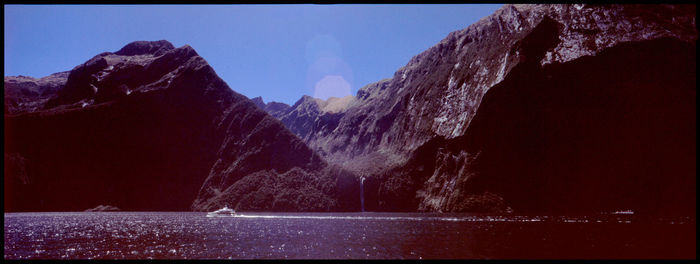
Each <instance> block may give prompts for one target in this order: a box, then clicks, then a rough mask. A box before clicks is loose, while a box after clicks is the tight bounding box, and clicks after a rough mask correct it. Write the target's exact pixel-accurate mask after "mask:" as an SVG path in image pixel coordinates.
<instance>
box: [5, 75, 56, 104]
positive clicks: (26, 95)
mask: <svg viewBox="0 0 700 264" xmlns="http://www.w3.org/2000/svg"><path fill="white" fill-rule="evenodd" d="M69 73H70V72H59V73H54V74H51V75H49V76H46V77H44V78H40V79H36V78H32V77H28V76H6V77H5V87H4V95H5V101H4V102H5V114H18V113H24V112H32V111H36V110H38V109H40V108H41V107H42V106H43V105H44V104H45V103H46V102H47V101H48V100H49V99H50V98H51V97H53V96H54V95H56V93H57V92H58V91H59V90H61V89H62V88H63V86H64V85H65V84H66V80H67V79H68V74H69Z"/></svg>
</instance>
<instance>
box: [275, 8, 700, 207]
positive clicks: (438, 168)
mask: <svg viewBox="0 0 700 264" xmlns="http://www.w3.org/2000/svg"><path fill="white" fill-rule="evenodd" d="M696 40H697V29H696V28H695V6H694V5H685V6H683V5H681V6H677V5H598V6H595V5H504V6H503V7H502V8H500V9H499V10H498V11H496V12H495V13H494V14H493V15H491V16H488V17H485V18H483V19H481V20H480V21H478V22H477V23H475V24H473V25H471V26H469V27H468V28H466V29H464V30H461V31H457V32H453V33H450V34H449V35H448V36H447V37H446V38H445V39H444V40H442V41H441V42H440V43H438V44H437V45H435V46H433V47H432V48H430V49H428V50H426V51H425V52H423V53H421V54H419V55H417V56H415V57H414V58H413V59H411V60H410V61H409V62H408V64H407V65H406V66H404V67H403V68H401V69H399V70H398V71H397V72H396V74H395V75H394V77H393V78H391V79H387V80H382V81H380V82H377V83H374V84H370V85H367V86H365V87H363V88H362V89H360V90H359V91H358V93H357V95H356V97H355V102H354V103H353V104H352V105H350V106H349V107H347V108H345V109H343V110H342V111H339V112H338V113H337V115H338V116H339V119H338V120H331V121H330V122H328V123H324V121H323V118H322V116H323V113H322V112H320V111H314V110H313V109H311V110H307V109H309V108H300V107H298V106H297V105H295V106H293V107H292V110H290V112H294V111H298V112H301V113H303V114H299V115H297V116H299V117H300V118H297V120H296V121H293V120H288V121H286V122H285V121H283V123H284V124H285V125H287V126H288V127H289V128H290V130H291V131H293V132H295V133H296V134H297V135H298V136H299V137H300V138H302V139H303V140H304V141H305V142H307V144H308V145H309V146H310V147H311V148H312V149H314V150H316V151H317V152H318V153H319V154H321V155H322V156H325V157H326V159H327V160H329V161H330V162H333V163H337V164H341V165H342V166H344V167H345V168H347V169H350V170H354V171H356V172H357V173H358V174H360V173H364V174H366V176H368V177H369V178H368V180H367V182H366V185H365V186H366V187H367V188H369V191H368V192H366V194H367V195H371V196H372V197H373V198H371V199H366V201H367V202H368V203H371V205H368V206H370V207H372V206H376V207H375V208H377V210H406V211H412V210H425V211H471V210H497V211H507V210H508V205H511V207H512V209H514V210H516V211H517V210H521V211H577V210H578V211H591V210H592V211H596V210H598V211H600V210H605V209H619V207H625V208H627V207H628V208H635V209H638V210H640V211H656V212H659V211H663V210H665V207H668V211H677V212H678V211H684V210H685V211H687V210H686V209H688V208H691V207H693V208H694V206H691V205H694V198H693V197H694V194H695V189H694V187H692V188H690V187H688V186H694V176H690V175H694V172H695V163H694V161H692V160H694V158H695V154H694V150H695V148H694V145H695V138H694V136H689V135H691V134H692V135H694V133H695V126H694V124H695V121H694V118H695V115H694V113H693V114H691V113H690V111H691V110H692V109H694V107H695V100H694V97H695V90H694V83H695V74H694V71H695V64H694V63H692V64H691V63H690V62H689V61H694V60H695V58H696V57H695V53H694V52H690V51H689V49H694V48H695V43H696ZM671 47H673V48H674V49H671ZM609 65H614V66H615V67H611V66H609ZM516 69H517V71H516ZM601 69H606V70H601ZM635 86H637V87H638V89H639V90H634V89H633V88H631V87H635ZM503 87H510V88H503ZM671 87H673V88H671ZM496 88H498V89H497V90H496V91H493V92H492V90H493V89H496ZM502 90H509V91H512V92H510V93H506V95H500V94H504V93H505V92H502ZM516 91H517V92H516ZM489 94H493V95H489ZM654 94H659V96H653V95H654ZM486 95H489V96H488V99H487V97H486ZM483 104H487V105H486V106H484V105H483ZM299 106H301V104H300V105H299ZM574 106H575V107H574ZM506 109H507V111H506ZM289 117H292V116H288V118H289ZM477 117H479V118H478V119H479V120H480V121H478V122H477V121H476V119H477ZM309 120H311V121H309ZM473 122H477V123H478V124H472V123H473ZM309 124H313V126H310V125H309ZM484 124H489V125H488V126H487V125H484ZM324 127H333V129H323V128H324ZM671 128H673V129H671ZM315 129H316V130H315ZM678 133H681V134H683V136H680V137H676V136H675V135H676V134H678ZM625 135H627V136H625ZM671 138H672V139H671ZM463 141H464V142H467V141H469V142H478V147H473V148H469V147H467V145H465V144H466V143H465V144H462V143H460V142H463ZM632 142H643V143H639V144H643V145H646V146H647V147H641V146H640V145H639V144H633V143H632ZM474 144H477V143H474ZM475 146H476V145H475ZM681 146H687V147H681ZM446 148H449V149H450V150H449V151H447V150H445V149H446ZM652 171H653V172H652ZM659 175H664V176H663V177H662V176H659ZM636 177H639V178H636ZM477 179H478V180H477ZM634 179H639V181H640V182H637V183H633V182H634ZM606 181H607V182H606ZM641 182H644V184H642V183H641ZM602 185H605V186H604V187H600V188H598V187H597V186H602ZM576 186H580V188H579V187H576ZM618 187H619V188H618ZM597 188H598V189H597ZM675 190H678V191H675ZM643 193H646V194H649V195H648V196H644V195H642V194H643ZM652 197H653V198H652ZM375 198H376V199H375ZM373 199H375V200H373ZM685 200H693V202H689V201H685ZM635 201H638V202H637V203H635ZM663 201H666V202H667V203H670V204H674V203H677V204H675V205H668V206H664V205H662V204H664V203H666V202H663ZM693 212H694V209H693Z"/></svg>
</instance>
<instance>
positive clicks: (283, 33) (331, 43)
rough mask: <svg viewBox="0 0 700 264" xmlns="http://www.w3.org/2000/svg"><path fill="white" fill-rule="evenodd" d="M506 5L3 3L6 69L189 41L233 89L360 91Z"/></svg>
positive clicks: (290, 96)
mask: <svg viewBox="0 0 700 264" xmlns="http://www.w3.org/2000/svg"><path fill="white" fill-rule="evenodd" d="M500 6H501V5H492V4H489V5H486V4H471V5H221V6H220V5H204V6H190V5H182V6H177V5H134V6H129V5H120V6H110V5H93V6H84V5H43V6H42V5H5V72H4V74H5V76H10V75H26V76H33V77H43V76H46V75H49V74H51V73H55V72H60V71H66V70H70V69H72V68H73V67H74V66H76V65H78V64H81V63H84V62H85V61H86V60H88V59H90V58H92V57H93V56H95V55H97V54H99V53H101V52H104V51H111V52H114V51H117V50H119V49H120V48H121V47H122V46H124V45H126V44H127V43H129V42H132V41H136V40H160V39H166V40H168V41H170V42H172V43H173V45H175V46H176V47H180V46H182V45H185V44H189V45H190V46H192V47H193V48H194V49H195V50H196V51H197V52H198V53H199V55H201V56H202V57H204V59H206V60H207V61H208V62H209V64H210V65H212V67H213V68H214V70H216V72H217V74H218V75H219V76H220V77H221V78H222V79H224V81H226V83H227V84H228V85H229V86H230V87H231V88H232V89H233V90H235V91H237V92H239V93H242V94H244V95H246V96H248V97H249V98H252V97H256V96H262V97H263V99H264V100H265V102H269V101H278V102H284V103H287V104H292V103H294V102H295V101H296V100H298V99H299V98H300V97H301V96H302V95H304V94H306V95H311V96H316V97H322V98H324V99H325V97H328V96H342V95H345V94H353V95H354V94H355V93H356V92H357V90H358V89H359V88H361V87H362V86H364V85H366V84H369V83H372V82H376V81H379V80H381V79H384V78H389V77H391V76H393V74H394V72H395V71H396V70H397V69H398V68H400V67H402V66H404V65H405V64H406V63H407V62H408V60H409V59H411V57H413V56H414V55H417V54H419V53H420V52H422V51H424V50H426V49H427V48H429V47H431V46H433V45H434V44H436V43H437V42H438V41H440V40H441V39H443V38H445V37H446V36H447V34H448V33H450V32H452V31H455V30H459V29H463V28H465V27H467V26H468V25H470V24H472V23H474V22H476V21H477V20H479V19H480V18H482V17H484V16H487V15H489V14H491V13H493V11H495V10H496V9H498V8H499V7H500Z"/></svg>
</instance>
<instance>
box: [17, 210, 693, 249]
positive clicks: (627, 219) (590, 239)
mask: <svg viewBox="0 0 700 264" xmlns="http://www.w3.org/2000/svg"><path fill="white" fill-rule="evenodd" d="M205 215H206V213H197V212H90V213H88V212H76V213H5V216H4V220H5V224H4V225H5V245H4V247H5V248H4V255H5V259H25V258H30V259H61V258H67V259H147V258H155V259H180V258H187V259H228V258H232V259H259V258H271V259H285V258H291V259H319V258H320V259H346V258H350V259H377V258H378V259H421V258H422V259H452V258H459V259H471V258H479V259H494V258H495V259H502V258H520V259H522V258H528V259H529V258H538V259H550V258H567V259H580V258H585V259H591V258H593V259H609V258H633V259H644V258H662V259H670V258H690V259H694V258H695V257H696V255H695V253H696V251H695V244H696V237H695V219H694V218H688V217H685V218H683V217H681V218H664V219H653V220H650V219H642V218H640V217H638V216H625V215H607V216H597V217H562V216H489V215H465V214H419V213H242V215H240V216H237V217H213V218H208V217H205Z"/></svg>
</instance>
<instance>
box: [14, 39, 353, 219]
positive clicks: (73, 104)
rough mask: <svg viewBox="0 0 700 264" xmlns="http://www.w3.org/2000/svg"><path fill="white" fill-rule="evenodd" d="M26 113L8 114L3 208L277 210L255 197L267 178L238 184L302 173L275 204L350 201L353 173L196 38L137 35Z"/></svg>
mask: <svg viewBox="0 0 700 264" xmlns="http://www.w3.org/2000/svg"><path fill="white" fill-rule="evenodd" d="M64 75H65V74H64ZM10 79H12V78H10ZM43 79H44V78H42V79H40V80H43ZM5 80H6V86H8V85H7V83H8V78H7V77H6V78H5ZM8 90H10V89H6V90H5V93H6V94H7V93H8ZM11 109H14V108H11ZM20 110H24V111H25V112H24V113H20V114H12V113H15V112H14V111H9V113H6V114H5V117H4V122H5V163H6V166H5V196H4V198H5V211H82V210H84V209H86V208H92V207H94V206H95V205H96V204H110V205H114V206H117V207H119V208H121V209H123V210H127V211H128V210H144V211H147V210H177V211H180V210H189V209H196V210H209V209H211V208H212V207H215V206H219V203H221V204H228V205H229V206H234V207H237V208H240V209H260V210H270V209H271V208H272V206H273V203H268V200H265V199H268V197H257V196H254V195H252V194H256V193H261V191H258V189H260V188H261V187H265V186H261V185H259V184H257V183H256V184H255V185H253V186H252V187H251V186H247V187H249V188H248V189H243V188H242V187H241V185H245V184H239V185H237V187H241V188H236V187H231V186H233V185H235V184H236V183H239V181H240V180H242V179H243V180H255V181H276V180H278V179H280V180H283V181H288V182H292V183H288V184H294V181H302V182H303V183H304V185H306V187H305V188H306V189H304V191H305V192H303V193H301V192H288V193H285V195H286V196H285V197H283V198H284V199H282V198H280V199H279V200H280V202H278V203H277V206H278V208H279V209H280V210H312V209H317V208H315V207H313V208H312V206H311V205H309V204H310V203H316V202H318V201H321V202H318V204H323V205H324V206H323V207H322V209H323V210H331V209H332V210H344V209H345V210H347V208H352V207H353V206H355V203H353V202H352V201H354V200H353V199H351V200H352V201H351V202H346V201H339V197H338V193H342V192H339V191H338V190H337V188H338V186H341V187H342V184H343V179H344V178H343V177H346V178H348V179H350V180H352V179H354V177H348V176H343V174H342V171H339V170H333V168H331V167H328V166H326V164H325V162H323V161H322V160H321V159H320V158H319V157H318V156H317V155H316V154H314V153H313V151H311V150H310V149H309V148H308V147H306V145H304V143H303V142H301V141H300V140H299V139H298V138H297V137H296V136H294V135H293V134H292V133H291V132H289V131H288V130H287V129H286V128H285V127H284V126H283V125H282V124H281V123H280V122H279V121H277V120H276V119H274V118H272V117H270V116H269V115H267V114H266V113H265V112H264V111H262V110H260V109H258V108H257V107H256V106H255V104H254V103H253V102H252V101H250V100H249V99H247V98H246V97H244V96H242V95H240V94H238V93H236V92H234V91H232V90H231V89H230V88H229V87H228V86H227V85H226V84H225V83H224V82H223V80H221V79H220V78H219V77H218V76H217V75H216V73H215V72H214V70H213V69H212V68H211V67H210V66H209V65H208V64H207V63H206V61H205V60H204V59H203V58H201V57H200V56H198V55H197V53H196V52H195V51H194V49H192V48H191V47H189V46H184V47H181V48H174V47H172V44H170V43H169V42H164V41H157V42H134V43H131V44H129V45H127V46H125V47H124V48H123V49H121V50H120V51H118V52H116V53H111V52H105V53H102V54H100V55H98V56H96V57H94V58H92V59H90V60H89V61H88V62H86V63H85V64H83V65H80V66H78V67H76V68H75V69H73V70H72V71H71V72H70V73H69V74H68V76H67V80H66V81H65V84H64V85H63V87H61V88H60V89H58V91H57V92H55V93H53V96H52V97H50V99H48V100H44V101H40V102H39V103H37V105H36V107H34V108H31V109H20ZM18 112H22V111H18ZM331 172H335V173H333V174H332V175H331ZM324 173H325V174H324ZM309 183H313V184H309ZM296 184H299V183H296ZM274 186H275V185H273V186H272V187H274ZM281 188H282V187H281ZM272 189H273V190H274V188H272ZM219 190H220V191H221V192H219ZM274 191H276V190H274ZM273 194H275V193H273ZM222 195H229V196H222ZM231 195H233V196H231ZM239 196H245V197H247V198H246V199H245V200H244V201H241V199H239V198H240V197H239ZM275 200H276V197H275V196H274V195H273V197H272V201H275ZM282 200H284V201H286V202H283V201H282ZM193 201H194V202H193ZM324 203H325V204H324ZM251 204H255V205H256V206H257V207H255V206H251ZM237 205H238V206H237ZM343 206H344V207H343Z"/></svg>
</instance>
